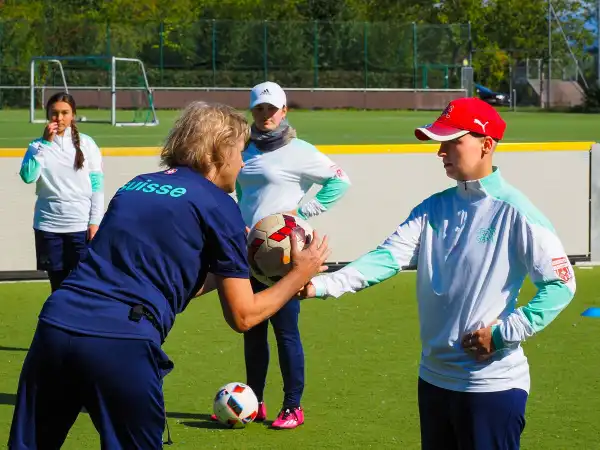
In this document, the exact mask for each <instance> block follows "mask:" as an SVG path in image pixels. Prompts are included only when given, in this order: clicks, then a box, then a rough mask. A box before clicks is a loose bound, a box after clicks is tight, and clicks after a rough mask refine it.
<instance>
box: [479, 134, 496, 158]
mask: <svg viewBox="0 0 600 450" xmlns="http://www.w3.org/2000/svg"><path fill="white" fill-rule="evenodd" d="M481 151H482V153H483V154H484V155H489V154H491V153H492V152H493V151H494V140H493V139H492V138H491V137H489V136H486V137H485V138H483V145H482V147H481Z"/></svg>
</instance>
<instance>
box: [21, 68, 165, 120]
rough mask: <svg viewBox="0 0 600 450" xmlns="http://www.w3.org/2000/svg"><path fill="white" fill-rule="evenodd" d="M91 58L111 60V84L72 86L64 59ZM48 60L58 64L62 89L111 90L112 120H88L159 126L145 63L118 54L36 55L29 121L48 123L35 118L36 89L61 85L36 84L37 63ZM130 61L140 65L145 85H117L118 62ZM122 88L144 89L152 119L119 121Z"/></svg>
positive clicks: (31, 77) (30, 84)
mask: <svg viewBox="0 0 600 450" xmlns="http://www.w3.org/2000/svg"><path fill="white" fill-rule="evenodd" d="M90 60H101V61H109V62H110V72H111V73H110V86H91V87H90V86H85V87H71V88H69V85H68V83H67V79H66V77H65V71H64V68H63V65H62V61H90ZM41 61H44V62H48V63H54V64H56V65H57V66H58V68H59V71H60V76H61V80H62V84H63V85H62V89H64V91H65V92H66V93H69V89H71V90H77V89H98V90H110V96H111V106H110V120H87V121H88V122H95V123H110V124H111V125H112V126H116V127H124V126H130V127H135V126H138V127H139V126H147V127H151V126H157V125H158V124H159V121H158V117H157V115H156V109H155V108H154V96H153V92H152V88H150V84H149V83H148V77H147V75H146V68H145V67H144V63H143V62H142V61H141V60H140V59H137V58H122V57H118V56H35V57H33V58H31V62H30V70H29V89H30V104H29V122H30V123H46V119H36V118H35V90H36V89H40V88H41V89H45V88H50V89H55V88H58V87H59V86H44V85H40V86H36V84H35V69H36V63H38V62H41ZM119 61H122V62H130V63H137V64H139V66H140V69H141V72H142V75H143V79H144V86H143V87H139V88H136V87H117V62H119ZM120 90H138V91H144V92H145V93H146V95H147V96H148V103H149V105H148V107H149V109H150V111H151V113H152V120H151V121H148V122H143V123H142V122H117V91H120Z"/></svg>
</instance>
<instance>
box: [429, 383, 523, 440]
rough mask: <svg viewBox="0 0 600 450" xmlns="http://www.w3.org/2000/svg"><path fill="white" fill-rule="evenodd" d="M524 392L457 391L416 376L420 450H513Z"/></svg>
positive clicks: (517, 434) (520, 431)
mask: <svg viewBox="0 0 600 450" xmlns="http://www.w3.org/2000/svg"><path fill="white" fill-rule="evenodd" d="M526 403H527V392H525V391H524V390H522V389H509V390H506V391H498V392H457V391H450V390H447V389H442V388H440V387H437V386H434V385H432V384H429V383H427V382H425V381H423V379H421V378H419V416H420V421H421V448H422V449H423V450H439V449H443V450H487V449H495V450H517V449H519V447H520V442H521V433H522V432H523V429H524V428H525V406H526Z"/></svg>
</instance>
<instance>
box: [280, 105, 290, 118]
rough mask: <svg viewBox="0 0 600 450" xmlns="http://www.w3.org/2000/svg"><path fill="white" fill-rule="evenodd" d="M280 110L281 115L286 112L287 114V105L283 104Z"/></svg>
mask: <svg viewBox="0 0 600 450" xmlns="http://www.w3.org/2000/svg"><path fill="white" fill-rule="evenodd" d="M281 110H282V111H283V115H284V117H285V115H286V114H287V112H288V107H287V105H283V108H281Z"/></svg>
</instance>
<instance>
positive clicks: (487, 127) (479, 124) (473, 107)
mask: <svg viewBox="0 0 600 450" xmlns="http://www.w3.org/2000/svg"><path fill="white" fill-rule="evenodd" d="M505 129H506V122H504V120H502V117H500V114H498V111H496V110H495V109H494V107H493V106H490V105H488V104H487V103H486V102H484V101H483V100H480V99H478V98H475V97H464V98H459V99H456V100H452V101H451V102H450V103H448V106H446V109H444V111H443V112H442V115H441V116H440V117H439V118H438V119H437V120H436V121H435V122H433V123H431V124H429V125H425V126H424V127H420V128H417V129H415V136H416V137H417V139H419V140H420V141H428V140H430V139H432V140H434V141H450V140H452V139H456V138H459V137H461V136H464V135H465V134H467V133H470V132H474V133H479V134H483V135H485V136H490V137H492V138H494V139H496V140H498V141H499V140H501V139H502V137H503V136H504V130H505Z"/></svg>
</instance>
